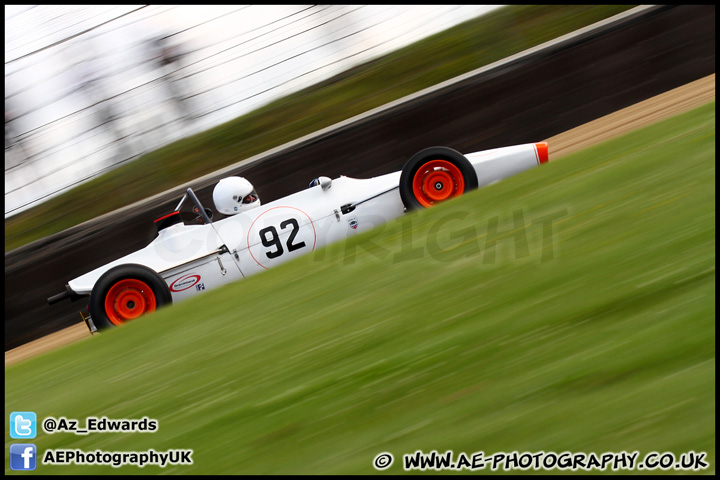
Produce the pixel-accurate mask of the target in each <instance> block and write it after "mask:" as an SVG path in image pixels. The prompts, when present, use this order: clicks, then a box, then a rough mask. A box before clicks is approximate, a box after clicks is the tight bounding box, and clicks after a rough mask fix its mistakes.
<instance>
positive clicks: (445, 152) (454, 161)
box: [400, 147, 478, 210]
mask: <svg viewBox="0 0 720 480" xmlns="http://www.w3.org/2000/svg"><path fill="white" fill-rule="evenodd" d="M477 186H478V179H477V174H476V173H475V169H474V168H473V166H472V164H471V163H470V161H469V160H468V159H467V158H465V156H464V155H463V154H461V153H460V152H458V151H456V150H453V149H452V148H448V147H430V148H426V149H424V150H421V151H420V152H418V153H416V154H415V155H413V156H412V157H411V158H410V160H408V161H407V162H406V163H405V166H403V169H402V173H401V174H400V197H401V198H402V201H403V204H404V205H405V208H407V209H408V210H415V209H419V208H427V207H432V206H433V205H437V204H438V203H441V202H444V201H446V200H449V199H451V198H454V197H459V196H460V195H462V194H463V193H465V192H467V191H469V190H472V189H475V188H477Z"/></svg>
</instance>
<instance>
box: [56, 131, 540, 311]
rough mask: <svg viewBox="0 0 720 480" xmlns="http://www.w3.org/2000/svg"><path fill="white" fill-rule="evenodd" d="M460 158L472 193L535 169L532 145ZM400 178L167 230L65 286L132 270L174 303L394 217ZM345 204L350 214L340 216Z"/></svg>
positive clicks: (341, 183)
mask: <svg viewBox="0 0 720 480" xmlns="http://www.w3.org/2000/svg"><path fill="white" fill-rule="evenodd" d="M465 157H466V158H467V159H468V160H469V161H470V162H471V163H472V165H473V167H474V169H475V172H476V173H477V177H478V186H479V187H482V186H485V185H488V184H491V183H494V182H497V181H499V180H502V179H504V178H507V177H510V176H512V175H514V174H516V173H519V172H522V171H524V170H527V169H529V168H531V167H535V166H537V165H540V163H541V155H540V153H539V152H538V148H537V146H536V144H533V143H530V144H525V145H518V146H512V147H503V148H497V149H493V150H486V151H482V152H475V153H471V154H466V155H465ZM400 175H401V172H399V171H398V172H393V173H389V174H387V175H382V176H379V177H374V178H370V179H367V180H358V179H354V178H348V177H344V176H341V177H340V178H337V179H334V180H332V183H331V184H330V186H329V187H328V186H327V185H325V188H323V187H322V186H320V185H318V186H314V187H311V188H308V189H305V190H302V191H300V192H297V193H294V194H292V195H289V196H287V197H284V198H281V199H278V200H275V201H274V202H270V203H268V204H267V205H262V206H260V207H258V208H256V209H254V210H251V211H249V212H245V213H240V214H237V215H234V216H232V217H227V218H223V219H221V220H217V221H215V222H213V223H211V224H205V225H183V224H176V225H172V226H170V227H167V228H165V229H164V230H161V231H160V232H159V233H158V236H157V238H155V240H153V241H152V243H150V244H149V245H148V246H146V247H145V248H142V249H140V250H138V251H136V252H133V253H131V254H129V255H126V256H124V257H122V258H119V259H118V260H115V261H114V262H111V263H108V264H106V265H103V266H102V267H99V268H97V269H95V270H93V271H91V272H89V273H86V274H84V275H82V276H80V277H77V278H75V279H73V280H71V281H70V282H68V285H69V287H70V288H71V289H72V290H73V291H74V292H75V293H76V294H78V295H89V294H90V293H91V291H92V289H93V286H94V285H95V282H96V281H97V280H98V279H99V278H100V276H101V275H102V274H103V273H105V272H106V271H107V270H109V269H110V268H112V267H114V266H117V265H122V264H128V263H135V264H141V265H145V266H147V267H149V268H151V269H153V270H154V271H156V272H158V273H159V274H160V275H161V276H162V277H163V279H165V281H166V283H167V284H168V286H169V288H170V292H171V295H172V299H173V302H176V301H178V300H181V299H184V298H187V297H191V296H193V295H194V294H197V293H199V292H202V291H203V290H205V289H208V290H209V289H212V288H214V287H217V286H220V285H223V284H225V283H228V282H231V281H234V280H238V279H241V278H244V277H247V276H249V275H252V274H254V273H257V272H261V271H263V270H265V269H267V268H270V267H272V266H274V265H277V264H279V263H281V262H285V261H288V260H291V259H293V258H295V257H297V256H300V255H303V254H306V253H309V252H311V251H313V250H315V249H318V248H321V247H323V246H325V245H328V244H330V243H333V242H336V241H338V240H342V239H344V238H346V237H347V236H349V235H354V234H356V233H359V232H363V231H366V230H369V229H371V228H373V227H376V226H378V225H379V224H380V223H383V222H387V221H389V220H391V219H394V218H397V217H399V216H401V215H402V214H403V213H404V212H405V208H404V205H403V202H402V200H401V198H400V193H399V189H398V183H399V180H400ZM345 205H355V208H354V209H352V211H350V212H347V213H343V211H342V208H341V207H343V206H345Z"/></svg>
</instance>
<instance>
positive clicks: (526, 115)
mask: <svg viewBox="0 0 720 480" xmlns="http://www.w3.org/2000/svg"><path fill="white" fill-rule="evenodd" d="M714 73H715V7H714V6H702V5H701V6H679V7H658V8H653V9H651V10H650V11H649V12H646V13H644V14H642V15H636V16H634V17H632V18H627V19H624V20H623V21H622V22H621V23H619V24H613V25H609V26H606V27H604V28H602V29H600V30H599V31H593V32H589V33H586V34H584V35H583V36H581V37H579V38H574V39H572V40H569V41H568V42H566V43H564V44H561V45H556V46H554V47H552V48H549V49H546V50H543V51H540V52H537V53H534V54H533V55H530V56H528V57H523V58H520V59H518V60H516V61H513V62H509V63H506V64H504V65H502V66H500V67H499V68H495V69H492V70H490V71H487V72H485V73H483V74H480V75H477V76H474V77H472V78H469V79H466V80H464V81H462V82H460V83H456V84H454V85H452V86H449V87H447V88H444V89H442V90H440V91H438V92H434V93H432V94H429V95H426V96H424V97H422V98H417V99H414V100H412V101H409V102H405V103H403V104H401V105H399V106H396V107H395V108H393V109H391V110H388V111H385V112H382V113H380V114H378V115H375V116H371V117H369V118H365V119H363V120H361V121H358V122H355V123H353V124H351V125H346V126H344V127H342V128H340V129H337V130H335V131H332V132H328V133H326V134H324V135H322V136H320V137H316V138H313V139H311V140H308V141H306V142H304V143H302V144H300V145H298V146H296V147H293V148H292V149H288V150H286V151H280V152H275V153H273V154H270V155H268V156H267V158H265V159H263V161H258V162H255V163H253V164H251V165H247V166H241V167H238V169H237V170H236V171H233V172H230V173H227V172H226V173H224V175H223V176H225V175H228V174H237V175H242V176H245V177H247V178H249V179H250V180H251V181H252V182H253V183H254V184H255V186H256V188H257V190H258V193H259V194H260V196H261V198H262V199H263V201H264V202H269V201H272V200H274V199H276V198H280V197H282V196H285V195H288V194H290V193H293V192H295V191H297V190H299V189H302V188H305V187H306V186H307V183H308V182H309V180H310V179H312V178H314V177H317V176H319V175H326V176H329V177H337V176H339V175H341V174H342V175H347V176H352V177H359V178H363V177H371V176H375V175H380V174H384V173H388V172H391V171H395V170H399V169H400V168H401V167H402V165H403V163H404V162H405V160H406V159H407V158H409V157H410V156H411V155H412V154H414V153H415V152H417V151H419V150H421V149H422V148H425V147H427V146H432V145H447V146H450V147H453V148H455V149H457V150H459V151H466V152H469V151H477V150H483V149H488V148H494V147H500V146H504V145H512V144H520V143H528V142H535V141H541V140H544V139H552V138H554V137H556V136H558V135H560V134H561V133H563V132H566V131H568V130H571V129H574V128H576V127H579V126H581V125H584V124H586V123H587V122H591V121H593V120H596V119H599V118H602V117H604V116H606V115H608V114H610V113H613V112H616V111H619V110H621V109H623V108H626V107H629V106H631V105H634V104H637V103H639V102H641V101H643V100H647V99H649V98H652V97H654V96H656V95H658V94H661V93H664V92H668V91H670V90H672V89H675V88H677V87H679V86H682V85H685V84H688V83H689V82H692V81H695V80H698V79H701V78H704V77H707V76H708V75H712V74H714ZM712 84H713V87H714V77H713V80H712ZM713 97H714V89H713ZM590 136H591V137H592V134H591V135H590ZM551 142H553V140H551ZM550 148H551V149H550V152H551V153H550V155H551V161H552V160H553V159H555V158H556V157H557V152H556V151H555V150H554V142H553V143H551V147H550ZM216 181H217V178H205V179H204V180H203V181H202V182H198V183H193V184H191V186H192V187H193V189H194V190H195V191H196V192H197V193H198V196H199V197H200V199H201V201H202V202H203V203H205V204H207V205H211V204H212V203H211V201H210V195H211V192H212V187H213V186H214V184H215V182H216ZM180 190H181V189H178V191H177V192H173V193H170V194H168V195H167V196H166V198H155V200H154V202H153V203H152V204H151V205H148V206H140V207H135V208H133V209H126V210H124V211H123V212H122V213H121V214H120V215H107V216H104V217H102V218H100V219H97V220H95V221H91V222H87V223H86V224H83V225H82V226H79V227H75V228H72V229H69V230H66V231H65V232H62V233H60V234H58V235H54V236H52V237H49V238H46V239H43V240H40V241H37V242H34V243H33V244H31V245H28V246H26V247H22V248H19V249H17V250H14V251H13V252H9V253H8V254H6V256H5V281H6V283H5V349H6V352H7V351H8V350H10V349H13V348H15V347H18V346H20V345H23V344H26V343H28V342H31V341H33V340H36V339H39V338H41V337H43V336H45V335H47V334H50V333H53V332H58V331H60V330H62V329H64V328H67V327H69V326H74V325H77V324H78V322H79V321H80V317H79V315H78V313H77V311H78V310H80V309H81V308H84V307H85V304H86V302H82V301H78V302H74V303H71V302H63V303H61V304H56V305H53V306H48V305H47V303H46V299H47V297H49V296H51V295H54V294H56V293H60V292H61V291H62V289H63V286H64V285H65V283H67V281H68V280H69V279H71V278H74V277H76V276H79V275H81V274H83V273H85V272H87V271H89V270H91V269H93V268H96V267H97V266H100V265H102V264H104V263H107V262H108V261H111V260H113V259H115V258H118V257H119V256H122V255H125V254H127V253H130V252H132V251H134V250H137V249H138V248H141V247H143V246H145V245H146V244H147V243H148V242H149V241H150V240H151V239H152V236H153V234H154V227H153V220H154V219H155V218H157V217H159V216H160V215H162V214H165V213H167V212H169V211H172V209H173V208H174V206H175V204H176V203H177V199H178V198H179V192H180ZM59 214H61V212H59ZM82 328H84V326H83V327H82ZM6 362H7V357H6Z"/></svg>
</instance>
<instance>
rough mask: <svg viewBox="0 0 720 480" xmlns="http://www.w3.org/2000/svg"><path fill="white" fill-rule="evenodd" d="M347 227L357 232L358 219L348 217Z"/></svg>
mask: <svg viewBox="0 0 720 480" xmlns="http://www.w3.org/2000/svg"><path fill="white" fill-rule="evenodd" d="M348 226H349V227H350V228H352V229H353V230H357V227H358V219H357V217H350V218H348Z"/></svg>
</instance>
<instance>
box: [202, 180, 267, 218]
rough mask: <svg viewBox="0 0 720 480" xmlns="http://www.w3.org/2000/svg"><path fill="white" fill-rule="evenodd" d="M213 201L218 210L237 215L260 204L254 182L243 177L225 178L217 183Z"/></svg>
mask: <svg viewBox="0 0 720 480" xmlns="http://www.w3.org/2000/svg"><path fill="white" fill-rule="evenodd" d="M213 202H215V208H216V209H217V211H218V212H220V213H224V214H225V215H235V214H236V213H240V212H245V211H248V210H250V209H252V208H255V207H259V206H260V197H258V195H257V193H255V189H254V188H253V186H252V183H250V182H248V181H247V180H245V179H244V178H242V177H227V178H223V179H222V180H220V181H219V182H218V184H217V185H215V189H214V190H213Z"/></svg>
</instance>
